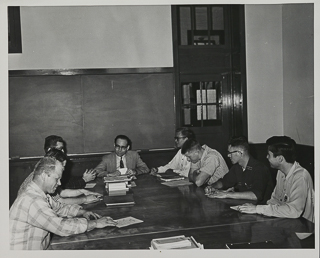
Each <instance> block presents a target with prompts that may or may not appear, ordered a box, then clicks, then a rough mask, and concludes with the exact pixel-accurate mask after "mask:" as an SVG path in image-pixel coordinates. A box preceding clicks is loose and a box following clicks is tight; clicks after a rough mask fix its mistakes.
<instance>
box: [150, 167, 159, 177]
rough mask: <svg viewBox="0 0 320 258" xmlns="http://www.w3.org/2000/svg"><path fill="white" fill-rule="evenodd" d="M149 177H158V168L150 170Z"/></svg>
mask: <svg viewBox="0 0 320 258" xmlns="http://www.w3.org/2000/svg"><path fill="white" fill-rule="evenodd" d="M150 175H151V176H157V175H158V168H151V169H150Z"/></svg>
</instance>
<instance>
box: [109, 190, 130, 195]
mask: <svg viewBox="0 0 320 258" xmlns="http://www.w3.org/2000/svg"><path fill="white" fill-rule="evenodd" d="M128 190H129V189H128ZM126 194H127V191H126V190H113V191H109V192H108V195H109V196H119V195H126Z"/></svg>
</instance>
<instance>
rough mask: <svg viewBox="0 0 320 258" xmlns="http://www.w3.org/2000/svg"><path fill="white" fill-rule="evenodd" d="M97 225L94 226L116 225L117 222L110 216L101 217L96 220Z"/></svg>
mask: <svg viewBox="0 0 320 258" xmlns="http://www.w3.org/2000/svg"><path fill="white" fill-rule="evenodd" d="M96 222H97V225H96V228H104V227H107V226H112V227H114V226H116V225H117V222H115V221H114V220H113V219H112V218H111V217H101V218H99V219H97V220H96Z"/></svg>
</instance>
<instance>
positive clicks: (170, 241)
mask: <svg viewBox="0 0 320 258" xmlns="http://www.w3.org/2000/svg"><path fill="white" fill-rule="evenodd" d="M150 249H151V250H172V249H203V245H202V244H199V243H198V242H197V241H196V240H195V239H194V238H193V237H192V236H191V237H186V236H184V235H181V236H174V237H166V238H157V239H152V241H151V247H150Z"/></svg>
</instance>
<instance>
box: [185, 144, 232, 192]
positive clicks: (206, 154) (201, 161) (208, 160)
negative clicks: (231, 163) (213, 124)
mask: <svg viewBox="0 0 320 258" xmlns="http://www.w3.org/2000/svg"><path fill="white" fill-rule="evenodd" d="M181 153H182V154H183V155H185V156H186V157H187V159H188V160H189V161H190V162H191V168H190V171H189V175H188V178H189V180H190V181H191V182H194V183H195V184H196V185H197V186H201V185H203V184H205V183H207V184H212V183H214V182H216V181H217V180H218V179H220V178H222V177H223V176H224V175H225V174H226V173H227V172H228V166H227V164H226V162H225V160H224V159H223V157H222V156H221V154H220V153H219V152H218V151H216V150H214V149H211V148H209V147H208V146H207V145H203V146H201V145H200V143H199V142H197V141H196V140H194V139H188V140H187V141H186V142H185V143H184V144H183V146H182V148H181Z"/></svg>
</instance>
